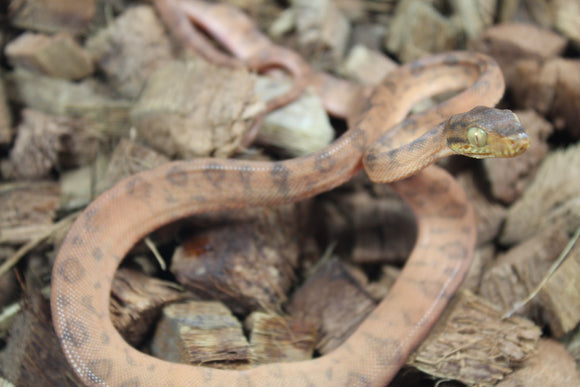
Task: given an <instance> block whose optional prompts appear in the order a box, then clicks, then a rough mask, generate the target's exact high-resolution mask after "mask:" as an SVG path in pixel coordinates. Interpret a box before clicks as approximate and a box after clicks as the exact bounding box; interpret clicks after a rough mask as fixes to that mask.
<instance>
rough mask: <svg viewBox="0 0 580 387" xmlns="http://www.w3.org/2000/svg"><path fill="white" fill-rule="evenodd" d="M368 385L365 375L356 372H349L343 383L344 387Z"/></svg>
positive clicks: (369, 383)
mask: <svg viewBox="0 0 580 387" xmlns="http://www.w3.org/2000/svg"><path fill="white" fill-rule="evenodd" d="M370 385H371V382H370V380H369V379H368V378H367V377H366V376H365V375H363V374H361V373H358V372H349V373H348V376H347V379H346V382H345V383H344V386H345V387H349V386H361V387H365V386H370Z"/></svg>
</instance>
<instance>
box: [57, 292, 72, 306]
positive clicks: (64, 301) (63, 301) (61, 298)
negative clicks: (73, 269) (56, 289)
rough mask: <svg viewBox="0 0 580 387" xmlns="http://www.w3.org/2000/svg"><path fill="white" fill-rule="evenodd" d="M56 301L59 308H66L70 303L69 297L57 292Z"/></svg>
mask: <svg viewBox="0 0 580 387" xmlns="http://www.w3.org/2000/svg"><path fill="white" fill-rule="evenodd" d="M56 302H57V305H58V306H59V307H60V308H66V307H67V306H69V305H70V297H69V296H66V295H64V294H59V295H58V298H57V301H56Z"/></svg>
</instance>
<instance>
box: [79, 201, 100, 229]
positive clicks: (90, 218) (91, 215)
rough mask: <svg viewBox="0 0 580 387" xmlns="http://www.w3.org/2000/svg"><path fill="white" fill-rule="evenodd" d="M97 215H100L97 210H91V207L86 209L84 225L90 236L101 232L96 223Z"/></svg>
mask: <svg viewBox="0 0 580 387" xmlns="http://www.w3.org/2000/svg"><path fill="white" fill-rule="evenodd" d="M97 213H98V211H97V209H96V208H90V207H89V208H88V209H86V210H85V212H84V218H83V225H84V228H85V231H86V232H87V233H89V234H90V233H95V232H97V231H99V228H98V227H97V226H96V225H95V223H94V221H95V216H96V215H97ZM81 216H82V215H81Z"/></svg>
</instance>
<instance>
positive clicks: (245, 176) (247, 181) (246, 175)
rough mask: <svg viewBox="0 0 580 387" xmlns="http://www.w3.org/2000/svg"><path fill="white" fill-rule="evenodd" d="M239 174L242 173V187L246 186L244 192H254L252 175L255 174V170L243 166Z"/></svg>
mask: <svg viewBox="0 0 580 387" xmlns="http://www.w3.org/2000/svg"><path fill="white" fill-rule="evenodd" d="M239 173H240V181H241V182H242V185H243V186H244V191H246V192H250V191H252V184H251V180H252V175H253V174H254V170H253V169H252V167H250V166H248V165H243V166H242V167H241V168H240V170H239Z"/></svg>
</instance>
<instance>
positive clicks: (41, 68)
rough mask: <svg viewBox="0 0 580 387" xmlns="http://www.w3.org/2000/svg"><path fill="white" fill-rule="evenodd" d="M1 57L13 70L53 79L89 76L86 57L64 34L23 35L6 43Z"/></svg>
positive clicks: (89, 59)
mask: <svg viewBox="0 0 580 387" xmlns="http://www.w3.org/2000/svg"><path fill="white" fill-rule="evenodd" d="M4 52H5V54H6V56H7V58H8V60H9V61H10V63H11V64H12V65H13V66H14V67H22V68H24V69H26V70H30V71H34V72H38V73H40V74H43V75H48V76H51V77H56V78H63V79H72V80H78V79H81V78H84V77H86V76H87V75H90V74H91V73H92V72H93V69H94V66H93V62H92V59H91V57H90V55H89V54H88V53H87V52H86V51H85V50H84V49H83V48H82V47H81V46H80V45H79V44H78V43H77V42H76V41H75V40H74V39H73V38H72V37H71V36H70V35H69V34H67V33H60V34H57V35H54V36H47V35H42V34H34V33H25V34H22V35H20V36H19V37H18V38H17V39H14V40H13V41H12V42H10V43H9V44H8V45H7V46H6V49H5V51H4Z"/></svg>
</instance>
